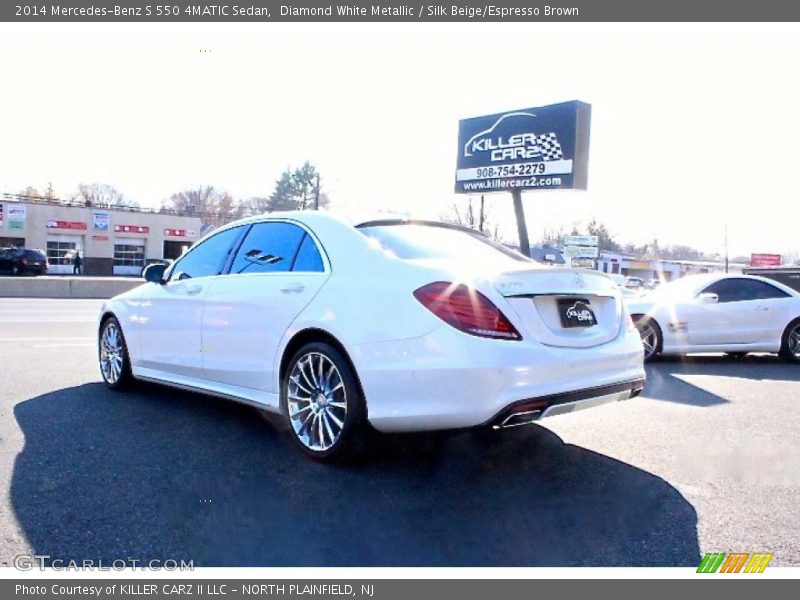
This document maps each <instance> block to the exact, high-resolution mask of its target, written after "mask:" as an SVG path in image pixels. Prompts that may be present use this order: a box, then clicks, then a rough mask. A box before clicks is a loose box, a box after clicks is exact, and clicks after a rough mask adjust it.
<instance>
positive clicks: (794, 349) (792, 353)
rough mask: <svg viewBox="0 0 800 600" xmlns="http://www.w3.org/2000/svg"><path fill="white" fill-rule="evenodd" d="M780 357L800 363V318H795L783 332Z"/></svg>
mask: <svg viewBox="0 0 800 600" xmlns="http://www.w3.org/2000/svg"><path fill="white" fill-rule="evenodd" d="M780 357H781V358H782V359H783V360H785V361H787V362H792V363H800V319H795V320H794V321H792V322H791V323H789V325H787V326H786V329H785V330H784V332H783V337H782V338H781V350H780Z"/></svg>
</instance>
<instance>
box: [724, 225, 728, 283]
mask: <svg viewBox="0 0 800 600" xmlns="http://www.w3.org/2000/svg"><path fill="white" fill-rule="evenodd" d="M727 272H728V224H727V223H725V273H727Z"/></svg>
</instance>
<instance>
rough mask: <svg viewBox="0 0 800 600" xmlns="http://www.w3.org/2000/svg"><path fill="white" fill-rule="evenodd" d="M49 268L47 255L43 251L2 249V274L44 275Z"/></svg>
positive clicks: (0, 263)
mask: <svg viewBox="0 0 800 600" xmlns="http://www.w3.org/2000/svg"><path fill="white" fill-rule="evenodd" d="M47 267H48V264H47V255H46V254H45V253H44V252H42V251H41V250H31V249H29V248H0V273H11V274H12V275H25V274H26V273H32V274H33V275H42V274H44V273H47Z"/></svg>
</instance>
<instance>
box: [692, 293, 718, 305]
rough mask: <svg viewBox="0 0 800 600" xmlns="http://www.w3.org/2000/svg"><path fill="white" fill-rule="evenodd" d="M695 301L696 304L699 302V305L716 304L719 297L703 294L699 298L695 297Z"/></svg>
mask: <svg viewBox="0 0 800 600" xmlns="http://www.w3.org/2000/svg"><path fill="white" fill-rule="evenodd" d="M697 300H698V302H700V304H716V303H717V302H719V296H717V295H716V294H711V293H708V292H704V293H702V294H700V295H699V296H697Z"/></svg>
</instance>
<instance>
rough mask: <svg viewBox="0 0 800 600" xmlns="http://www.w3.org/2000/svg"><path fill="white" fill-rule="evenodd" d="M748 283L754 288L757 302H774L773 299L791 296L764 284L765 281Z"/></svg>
mask: <svg viewBox="0 0 800 600" xmlns="http://www.w3.org/2000/svg"><path fill="white" fill-rule="evenodd" d="M747 283H748V284H750V285H751V286H753V288H754V290H755V294H756V300H772V299H773V298H788V297H789V294H787V293H786V292H784V291H783V290H779V289H778V288H776V287H775V286H774V285H770V284H768V283H764V282H763V281H748V282H747Z"/></svg>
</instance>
